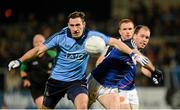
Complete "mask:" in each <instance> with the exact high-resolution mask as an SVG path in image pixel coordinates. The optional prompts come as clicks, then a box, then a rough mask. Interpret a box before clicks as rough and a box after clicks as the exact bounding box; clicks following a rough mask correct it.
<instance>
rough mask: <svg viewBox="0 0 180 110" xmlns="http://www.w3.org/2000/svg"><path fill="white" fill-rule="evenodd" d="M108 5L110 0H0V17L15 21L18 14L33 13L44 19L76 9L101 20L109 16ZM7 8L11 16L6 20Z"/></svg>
mask: <svg viewBox="0 0 180 110" xmlns="http://www.w3.org/2000/svg"><path fill="white" fill-rule="evenodd" d="M110 6H111V2H110V0H1V1H0V14H1V15H0V19H1V21H3V22H5V21H9V19H11V21H14V22H15V21H16V20H17V18H18V17H19V15H21V16H24V17H25V16H27V15H28V14H29V13H33V14H35V15H36V16H37V18H38V19H40V20H45V19H47V17H48V16H52V15H56V14H57V13H64V14H65V15H66V14H68V13H70V12H73V11H75V10H77V11H84V12H85V13H86V12H88V13H90V14H91V15H92V16H93V19H94V20H101V19H108V18H109V17H110V9H111V7H110ZM7 9H12V16H11V17H9V18H8V20H7V18H6V17H5V16H4V13H5V10H7ZM97 14H98V15H97Z"/></svg>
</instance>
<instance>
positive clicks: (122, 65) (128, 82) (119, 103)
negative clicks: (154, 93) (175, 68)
mask: <svg viewBox="0 0 180 110" xmlns="http://www.w3.org/2000/svg"><path fill="white" fill-rule="evenodd" d="M132 37H133V38H132V39H128V40H124V42H125V43H126V44H127V45H128V46H129V47H131V48H134V49H138V50H142V49H143V48H145V46H146V45H147V43H148V42H149V38H150V29H149V28H148V27H147V26H143V25H138V26H137V27H136V29H135V31H134V34H133V36H132ZM142 72H143V73H144V74H146V75H147V76H149V77H151V78H152V80H153V82H154V83H155V84H158V83H159V82H161V81H162V71H160V70H158V69H157V68H155V67H154V66H153V65H152V63H151V62H150V61H148V64H147V65H146V66H144V67H142ZM91 74H92V76H93V77H94V78H95V79H96V81H97V82H98V83H99V84H100V87H98V90H97V99H98V101H99V102H100V103H101V104H102V105H103V106H104V107H105V108H107V109H138V104H139V102H138V96H137V92H136V89H135V83H134V81H135V76H136V63H135V62H133V60H132V59H131V58H130V57H129V56H128V55H127V54H124V53H122V52H120V51H117V49H115V48H113V49H112V50H111V51H110V52H109V53H108V55H107V56H106V57H105V59H104V60H103V61H102V62H101V63H100V64H99V65H98V66H97V68H95V69H94V70H93V71H92V72H91ZM91 82H92V81H91ZM91 82H90V83H91Z"/></svg>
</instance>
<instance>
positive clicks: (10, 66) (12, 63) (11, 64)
mask: <svg viewBox="0 0 180 110" xmlns="http://www.w3.org/2000/svg"><path fill="white" fill-rule="evenodd" d="M20 65H21V61H20V60H19V59H18V60H13V61H10V62H9V64H8V69H9V71H11V69H14V68H18V67H20Z"/></svg>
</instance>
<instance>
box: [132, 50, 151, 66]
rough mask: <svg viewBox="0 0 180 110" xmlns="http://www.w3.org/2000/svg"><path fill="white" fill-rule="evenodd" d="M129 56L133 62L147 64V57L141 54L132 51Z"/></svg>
mask: <svg viewBox="0 0 180 110" xmlns="http://www.w3.org/2000/svg"><path fill="white" fill-rule="evenodd" d="M130 56H131V58H132V60H133V62H134V63H135V64H136V63H140V64H141V66H145V65H147V64H148V58H146V57H145V56H143V55H141V54H137V53H134V52H133V53H131V54H130Z"/></svg>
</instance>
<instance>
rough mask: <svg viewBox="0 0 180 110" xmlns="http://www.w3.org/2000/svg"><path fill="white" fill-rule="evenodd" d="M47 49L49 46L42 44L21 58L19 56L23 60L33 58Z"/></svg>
mask: <svg viewBox="0 0 180 110" xmlns="http://www.w3.org/2000/svg"><path fill="white" fill-rule="evenodd" d="M46 50H47V47H46V46H45V45H44V44H42V45H40V46H37V47H35V48H33V49H31V50H29V51H28V52H26V53H25V54H24V55H23V56H22V57H21V58H19V60H20V61H21V62H24V61H26V60H28V59H31V58H33V57H37V56H39V55H41V54H43V53H44V52H45V51H46Z"/></svg>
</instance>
